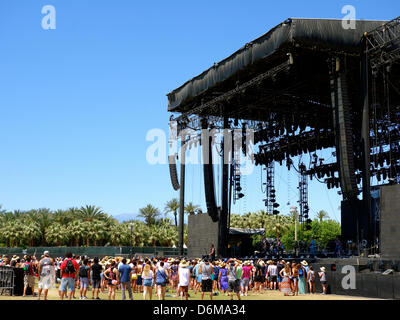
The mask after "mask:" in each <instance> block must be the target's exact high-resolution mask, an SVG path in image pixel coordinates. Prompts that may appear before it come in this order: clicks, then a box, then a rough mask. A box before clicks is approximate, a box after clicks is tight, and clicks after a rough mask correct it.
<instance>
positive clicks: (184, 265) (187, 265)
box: [179, 260, 189, 268]
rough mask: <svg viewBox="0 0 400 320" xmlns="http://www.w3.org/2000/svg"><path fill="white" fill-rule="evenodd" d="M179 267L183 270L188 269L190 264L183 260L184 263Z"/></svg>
mask: <svg viewBox="0 0 400 320" xmlns="http://www.w3.org/2000/svg"><path fill="white" fill-rule="evenodd" d="M179 266H180V267H182V268H187V267H189V262H187V261H186V260H182V262H181V263H180V264H179Z"/></svg>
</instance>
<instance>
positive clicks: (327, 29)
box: [167, 18, 387, 114]
mask: <svg viewBox="0 0 400 320" xmlns="http://www.w3.org/2000/svg"><path fill="white" fill-rule="evenodd" d="M385 22H387V21H365V20H356V29H347V30H346V29H344V28H343V26H342V20H332V19H294V18H293V19H287V20H285V21H284V22H282V23H281V24H279V25H278V26H276V27H275V28H273V29H272V30H270V31H269V32H267V33H266V34H264V35H262V36H261V37H259V38H257V39H255V40H253V41H251V42H249V43H247V44H246V45H245V46H243V47H242V48H241V49H239V50H238V51H236V52H235V53H234V54H232V55H231V56H229V57H228V58H226V59H224V60H222V61H221V62H219V63H216V64H215V65H214V66H213V67H211V68H209V69H208V70H206V71H204V72H203V73H202V74H200V75H198V76H196V77H194V78H193V79H191V80H189V81H188V82H186V83H185V84H183V85H182V86H180V87H179V88H177V89H175V90H173V91H172V92H171V93H169V94H168V95H167V96H168V111H170V112H189V113H190V111H191V110H192V109H193V108H194V107H195V106H198V104H199V101H196V100H199V99H204V100H203V102H201V103H204V101H207V100H210V99H211V98H212V97H215V95H216V94H217V95H218V93H216V92H226V91H227V90H231V89H233V88H235V86H237V85H238V82H240V83H243V82H244V81H248V80H249V79H252V78H254V77H256V76H257V75H258V74H260V73H262V72H265V71H267V70H269V69H270V68H271V66H276V64H277V63H280V62H283V61H284V60H287V54H288V52H292V51H296V50H300V49H301V50H304V49H311V50H313V51H318V52H335V53H340V54H345V55H357V56H358V57H359V54H360V52H361V39H362V37H363V35H364V33H365V32H368V31H371V30H373V29H375V28H377V27H379V26H381V25H382V24H384V23H385ZM311 59H312V58H311ZM311 66H312V61H311ZM310 71H312V70H310ZM327 73H328V72H327ZM314 80H317V79H314ZM317 81H318V80H317ZM300 91H301V89H300ZM193 113H196V114H197V113H198V112H193Z"/></svg>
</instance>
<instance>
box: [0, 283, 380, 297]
mask: <svg viewBox="0 0 400 320" xmlns="http://www.w3.org/2000/svg"><path fill="white" fill-rule="evenodd" d="M35 292H36V293H37V286H36V287H35ZM166 294H167V295H172V294H171V293H170V292H167V293H166ZM189 294H190V297H189V299H190V300H201V294H200V293H199V292H197V293H196V294H194V292H193V291H192V290H189ZM86 296H87V297H88V298H89V299H88V300H80V299H79V290H76V292H75V297H76V298H77V299H75V300H77V301H90V300H92V299H91V297H92V292H91V291H88V293H87V295H86ZM126 296H128V293H127V292H126ZM99 297H100V299H102V300H107V299H108V297H107V293H100V294H99ZM41 298H42V299H43V294H42V297H41ZM48 299H49V300H60V297H59V294H58V290H57V289H55V288H52V289H50V290H49V294H48ZM133 299H134V300H143V295H142V294H141V293H134V295H133ZM147 299H148V297H147ZM179 299H180V298H177V297H172V296H167V297H166V300H179ZM209 299H210V298H209V295H207V294H205V295H204V300H209ZM229 299H230V298H229V297H228V296H226V295H221V294H220V295H218V296H213V300H229ZM241 299H242V300H376V299H371V298H363V297H350V296H339V295H321V294H319V293H318V294H314V295H309V294H306V295H299V296H289V297H285V296H284V295H283V293H281V292H279V291H270V290H268V291H267V292H265V293H264V294H261V295H259V294H252V293H251V294H250V295H248V296H247V297H246V296H243V297H241ZM0 300H37V297H32V296H27V297H22V296H6V295H0ZM115 300H121V291H119V290H117V291H116V295H115ZM152 300H158V297H157V295H156V294H155V292H154V290H153V297H152ZM235 300H236V296H235Z"/></svg>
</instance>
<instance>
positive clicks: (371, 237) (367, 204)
mask: <svg viewBox="0 0 400 320" xmlns="http://www.w3.org/2000/svg"><path fill="white" fill-rule="evenodd" d="M366 50H367V39H366V38H365V39H364V52H363V56H362V73H361V75H362V84H363V95H364V97H363V98H364V101H363V103H364V106H363V114H362V129H361V130H362V131H361V140H362V145H363V156H364V157H363V160H364V165H363V167H364V168H363V172H362V178H363V179H362V180H363V201H364V208H365V211H366V214H367V215H368V247H369V248H371V247H372V246H373V245H374V243H375V240H376V239H375V238H376V234H375V232H374V230H375V222H374V221H373V217H372V210H371V186H370V179H371V178H370V143H369V137H370V124H369V120H370V119H369V92H368V86H369V83H368V56H367V53H366Z"/></svg>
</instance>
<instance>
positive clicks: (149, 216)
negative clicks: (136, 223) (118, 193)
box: [138, 204, 160, 226]
mask: <svg viewBox="0 0 400 320" xmlns="http://www.w3.org/2000/svg"><path fill="white" fill-rule="evenodd" d="M139 212H140V213H139V214H138V217H142V218H144V219H145V221H146V224H147V225H148V226H151V225H152V224H154V223H155V222H156V218H157V217H159V216H160V211H159V210H158V208H156V207H153V206H152V205H151V204H148V205H147V206H146V207H144V208H141V209H139Z"/></svg>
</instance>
